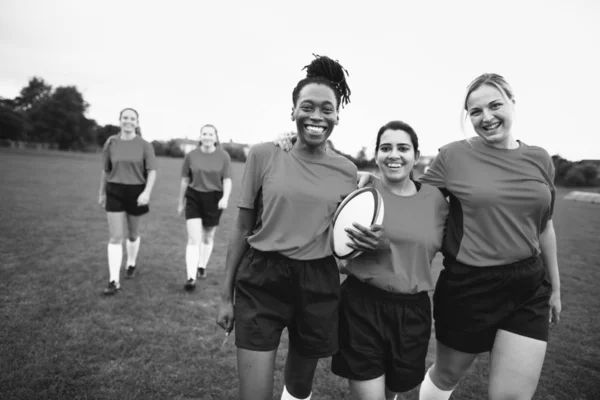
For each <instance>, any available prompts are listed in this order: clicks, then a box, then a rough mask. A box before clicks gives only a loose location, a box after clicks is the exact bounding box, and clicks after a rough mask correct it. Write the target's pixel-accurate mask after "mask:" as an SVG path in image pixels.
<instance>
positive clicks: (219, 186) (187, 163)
mask: <svg viewBox="0 0 600 400" xmlns="http://www.w3.org/2000/svg"><path fill="white" fill-rule="evenodd" d="M181 176H182V177H184V178H189V179H190V183H189V187H190V188H192V189H194V190H196V191H198V192H222V191H223V179H226V178H231V157H230V156H229V153H227V152H226V151H225V150H223V149H222V148H221V147H220V146H217V147H216V149H215V151H213V152H212V153H204V152H203V151H202V150H201V149H200V147H198V148H197V149H195V150H192V151H190V152H189V153H188V154H186V156H185V158H184V160H183V166H182V167H181Z"/></svg>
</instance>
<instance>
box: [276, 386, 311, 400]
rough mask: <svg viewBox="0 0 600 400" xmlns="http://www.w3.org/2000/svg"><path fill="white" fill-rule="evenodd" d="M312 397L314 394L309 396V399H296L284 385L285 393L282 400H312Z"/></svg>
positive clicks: (282, 394)
mask: <svg viewBox="0 0 600 400" xmlns="http://www.w3.org/2000/svg"><path fill="white" fill-rule="evenodd" d="M311 396H312V393H311V394H309V395H308V397H306V398H304V399H299V398H297V397H294V396H292V395H291V394H290V392H288V391H287V388H286V387H285V385H284V386H283V392H282V393H281V400H310V397H311Z"/></svg>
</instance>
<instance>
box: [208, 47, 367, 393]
mask: <svg viewBox="0 0 600 400" xmlns="http://www.w3.org/2000/svg"><path fill="white" fill-rule="evenodd" d="M305 69H306V70H307V74H306V78H304V79H302V80H301V81H300V82H298V84H297V85H296V88H295V89H294V91H293V92H292V102H293V107H292V113H291V119H292V121H295V122H296V127H297V129H298V140H297V142H296V143H295V145H294V147H293V149H292V150H291V151H289V152H283V151H280V150H279V149H278V148H277V147H276V146H275V144H273V143H262V144H258V145H255V146H254V147H252V148H251V150H250V153H249V154H248V158H247V161H246V168H245V171H244V177H243V180H242V191H241V192H242V194H241V197H240V200H239V202H238V207H239V214H238V218H237V223H236V226H235V228H234V230H233V234H232V237H231V240H230V243H229V249H228V252H227V261H226V272H225V280H224V283H223V293H222V296H221V302H220V305H219V311H218V316H217V323H218V324H219V325H220V326H221V327H222V328H223V329H225V331H226V334H229V332H231V330H233V328H234V319H235V322H236V324H235V337H236V342H235V343H236V346H237V359H238V374H239V378H240V398H241V399H252V400H261V399H271V398H272V395H273V373H274V367H275V356H276V353H277V347H278V346H279V341H280V337H281V333H282V331H283V329H284V328H287V330H288V333H289V350H288V354H287V360H286V365H285V372H284V374H285V386H284V388H283V394H282V397H281V398H282V399H309V398H310V396H311V391H312V381H313V377H314V373H315V370H316V367H317V362H318V360H319V358H325V357H329V356H331V355H333V354H335V353H336V351H337V350H338V306H339V300H340V280H339V273H338V268H337V265H336V261H335V259H334V258H333V256H332V254H331V249H330V246H329V240H330V235H331V219H332V217H333V214H334V212H335V210H336V207H337V206H338V204H339V203H340V201H341V200H342V199H343V198H344V197H345V196H347V195H348V194H349V193H351V192H352V191H353V190H355V189H356V181H357V169H356V166H355V165H354V164H353V163H351V162H350V161H349V160H347V159H346V158H344V157H342V156H340V155H338V154H336V153H334V152H332V151H330V150H328V149H327V147H326V142H327V139H328V138H329V136H330V135H331V133H332V131H333V129H334V127H335V126H336V125H337V124H338V121H339V116H338V112H339V109H340V105H341V106H344V105H345V104H347V103H348V102H349V100H350V99H349V96H350V89H349V87H348V84H347V82H346V75H347V71H346V70H345V69H344V68H343V67H342V66H341V65H340V64H339V63H338V62H337V61H334V60H332V59H330V58H328V57H321V56H316V59H315V60H313V61H312V63H311V64H310V65H308V66H306V67H305ZM234 289H235V290H234ZM234 292H235V301H233V300H234ZM234 304H235V305H234Z"/></svg>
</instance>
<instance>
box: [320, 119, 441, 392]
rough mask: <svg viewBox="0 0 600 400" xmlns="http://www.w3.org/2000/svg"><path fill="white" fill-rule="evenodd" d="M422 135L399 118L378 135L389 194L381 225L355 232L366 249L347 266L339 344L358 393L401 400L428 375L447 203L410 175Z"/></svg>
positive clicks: (357, 245)
mask: <svg viewBox="0 0 600 400" xmlns="http://www.w3.org/2000/svg"><path fill="white" fill-rule="evenodd" d="M418 158H419V140H418V137H417V134H416V133H415V131H414V130H413V129H412V128H411V127H410V126H409V125H408V124H406V123H404V122H401V121H392V122H389V123H387V124H386V125H384V126H382V127H381V129H380V130H379V132H378V133H377V142H376V146H375V161H376V163H377V166H378V167H379V170H380V172H381V179H377V180H374V182H373V184H372V186H373V187H374V188H375V189H377V191H378V192H379V193H380V194H381V196H382V197H383V203H384V204H385V215H384V220H383V224H382V226H372V227H362V226H360V225H357V224H355V227H356V230H353V229H350V230H348V233H349V235H350V237H351V239H352V242H351V243H349V244H348V246H349V247H352V248H353V249H355V250H360V251H362V252H363V253H362V254H360V255H359V256H357V257H355V258H352V259H350V260H348V262H347V263H346V264H345V266H344V267H343V268H342V271H343V272H344V273H346V274H348V278H347V279H346V280H345V281H344V283H343V285H342V296H341V297H342V300H341V305H340V327H339V331H340V336H339V340H340V350H339V352H338V353H337V354H336V355H334V356H333V359H332V364H331V369H332V371H333V373H334V374H336V375H339V376H341V377H344V378H347V379H348V380H349V382H350V392H351V394H352V398H353V399H356V400H368V399H384V398H385V399H396V396H397V393H399V392H406V391H409V390H411V389H413V388H415V387H417V386H418V385H419V384H420V383H421V382H422V381H423V377H424V376H425V357H426V356H427V347H428V344H429V337H430V334H431V302H430V300H429V295H428V292H429V291H432V290H433V289H434V279H433V276H432V272H431V263H432V261H433V258H434V256H435V254H436V253H437V252H438V251H440V249H441V246H442V237H443V233H444V223H445V220H446V216H447V214H448V203H447V202H446V199H445V198H444V196H443V195H442V193H441V192H440V191H439V190H438V189H437V188H435V187H434V186H430V185H427V184H421V183H419V182H416V181H413V180H412V179H411V171H412V169H413V167H414V165H415V162H416V161H417V160H418Z"/></svg>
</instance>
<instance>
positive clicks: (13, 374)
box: [0, 150, 600, 400]
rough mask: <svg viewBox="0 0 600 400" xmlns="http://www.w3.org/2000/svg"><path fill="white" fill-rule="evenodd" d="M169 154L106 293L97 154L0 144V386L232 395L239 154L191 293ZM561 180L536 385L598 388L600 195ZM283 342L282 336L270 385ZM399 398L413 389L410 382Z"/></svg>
mask: <svg viewBox="0 0 600 400" xmlns="http://www.w3.org/2000/svg"><path fill="white" fill-rule="evenodd" d="M180 165H181V160H177V159H167V158H161V159H159V173H158V180H157V184H156V187H155V190H154V194H153V196H152V202H151V213H150V214H149V215H148V216H147V217H146V218H144V221H143V222H142V245H141V250H140V256H139V260H138V265H139V268H138V269H139V270H140V273H139V275H137V276H136V278H135V279H134V280H131V281H129V280H122V290H121V291H120V292H119V293H118V294H117V295H116V296H114V297H111V298H105V297H103V296H102V294H101V292H102V289H104V287H105V286H106V284H107V279H108V268H107V264H106V243H107V239H108V226H107V223H106V217H105V213H104V211H103V210H102V209H101V208H100V207H99V206H98V204H97V203H96V201H97V191H98V180H99V177H100V159H99V156H98V155H96V154H74V153H59V152H33V151H30V152H25V151H22V152H15V151H8V150H0V195H1V196H0V198H1V201H0V277H1V279H0V321H1V325H0V399H234V398H237V373H236V359H235V346H234V345H233V338H232V339H231V340H230V341H229V342H228V343H227V344H226V345H225V347H224V348H221V342H222V339H223V334H222V331H221V330H220V329H218V328H217V326H216V324H215V322H214V320H215V314H216V310H215V304H216V300H217V295H218V292H219V287H220V282H221V278H222V269H223V267H224V260H225V252H226V246H227V240H228V234H229V230H230V228H231V226H232V224H233V222H234V218H235V214H236V211H235V207H233V205H235V202H236V199H237V195H238V190H239V182H240V178H241V172H242V170H243V165H242V164H235V166H234V182H235V183H234V190H233V195H232V201H231V202H230V203H231V206H230V208H229V209H228V210H227V211H226V212H225V213H224V216H223V218H222V221H221V227H220V228H219V230H218V232H217V235H216V243H215V248H214V253H213V256H212V259H211V262H210V266H209V277H208V279H207V280H205V281H201V282H200V284H199V286H198V288H197V289H196V292H194V293H192V294H188V293H186V292H184V291H183V283H184V281H185V266H184V250H185V240H186V238H185V225H184V220H183V219H182V218H181V217H178V216H177V215H176V207H177V200H176V199H177V191H178V188H179V168H180ZM564 194H566V191H561V192H560V193H559V197H558V199H557V202H556V211H555V217H554V221H555V227H556V231H557V236H558V246H559V261H560V268H561V275H562V299H563V314H562V321H561V324H560V325H559V326H557V327H554V328H553V330H552V332H551V337H550V342H549V348H548V354H547V357H546V362H545V365H544V370H543V372H542V378H541V382H540V384H539V387H538V391H537V393H536V397H535V399H539V400H554V399H557V400H558V399H560V400H576V399H589V400H592V399H595V400H597V399H600V345H599V339H600V334H599V332H600V317H599V315H600V295H599V294H598V285H599V284H600V239H599V237H600V206H599V205H593V204H585V203H575V202H567V201H564V200H562V197H563V196H564ZM436 270H439V263H437V264H436ZM434 343H435V342H434V341H432V342H431V346H430V351H429V356H428V362H429V363H431V362H432V361H433V354H434V345H435V344H434ZM285 348H286V339H285V337H284V339H283V341H282V346H281V347H280V352H279V356H278V368H277V372H276V376H275V380H276V382H275V388H276V391H277V393H276V397H274V398H279V397H278V395H279V391H280V390H281V387H282V385H283V382H282V371H283V360H284V354H285ZM487 361H488V357H487V356H486V355H483V356H481V357H480V358H479V359H478V360H477V361H476V363H475V364H474V365H473V366H472V368H471V370H470V373H469V374H468V376H467V377H466V378H465V379H464V381H463V382H462V383H461V385H460V386H459V388H458V389H457V390H456V391H455V395H454V396H453V399H473V400H475V399H477V400H480V399H485V398H486V382H487ZM346 398H349V397H348V391H347V384H346V382H345V381H344V380H342V379H338V378H337V377H335V376H333V375H332V374H331V373H330V372H329V360H328V359H326V360H321V362H320V364H319V370H318V371H317V375H316V378H315V384H314V395H313V399H315V400H319V399H346ZM405 398H406V399H410V400H414V399H417V393H416V391H412V392H410V393H408V394H407V395H406V396H405Z"/></svg>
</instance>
